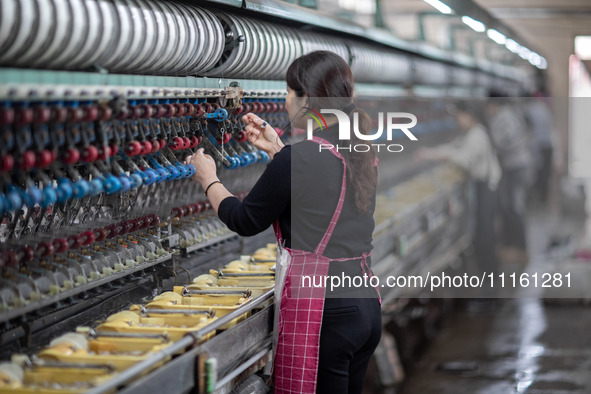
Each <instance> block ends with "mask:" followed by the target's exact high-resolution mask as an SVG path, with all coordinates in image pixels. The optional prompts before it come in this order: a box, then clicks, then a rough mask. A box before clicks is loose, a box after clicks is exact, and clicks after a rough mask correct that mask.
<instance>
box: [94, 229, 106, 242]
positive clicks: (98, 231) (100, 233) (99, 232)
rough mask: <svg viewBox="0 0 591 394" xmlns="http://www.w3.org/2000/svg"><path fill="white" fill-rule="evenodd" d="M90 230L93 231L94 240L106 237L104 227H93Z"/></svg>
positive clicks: (102, 239)
mask: <svg viewBox="0 0 591 394" xmlns="http://www.w3.org/2000/svg"><path fill="white" fill-rule="evenodd" d="M92 232H93V233H94V240H95V241H96V242H101V241H104V240H105V239H107V231H106V230H105V229H104V228H95V229H94V230H92Z"/></svg>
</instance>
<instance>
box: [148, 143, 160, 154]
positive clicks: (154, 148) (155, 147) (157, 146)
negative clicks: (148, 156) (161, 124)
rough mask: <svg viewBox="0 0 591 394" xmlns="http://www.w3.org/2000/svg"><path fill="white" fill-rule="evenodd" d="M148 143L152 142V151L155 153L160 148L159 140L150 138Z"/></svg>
mask: <svg viewBox="0 0 591 394" xmlns="http://www.w3.org/2000/svg"><path fill="white" fill-rule="evenodd" d="M150 144H152V153H156V152H158V151H159V150H160V142H159V141H158V140H151V141H150Z"/></svg>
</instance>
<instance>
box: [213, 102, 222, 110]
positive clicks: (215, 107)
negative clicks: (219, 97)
mask: <svg viewBox="0 0 591 394" xmlns="http://www.w3.org/2000/svg"><path fill="white" fill-rule="evenodd" d="M211 107H212V108H213V110H214V111H215V110H216V109H219V108H221V107H220V105H219V104H218V103H212V104H211Z"/></svg>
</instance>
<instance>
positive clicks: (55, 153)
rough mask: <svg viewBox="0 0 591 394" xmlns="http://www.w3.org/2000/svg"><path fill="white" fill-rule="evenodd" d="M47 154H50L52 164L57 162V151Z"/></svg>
mask: <svg viewBox="0 0 591 394" xmlns="http://www.w3.org/2000/svg"><path fill="white" fill-rule="evenodd" d="M49 152H50V153H51V162H52V163H53V162H54V161H56V160H57V149H53V150H50V151H49Z"/></svg>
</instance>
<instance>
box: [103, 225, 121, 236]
mask: <svg viewBox="0 0 591 394" xmlns="http://www.w3.org/2000/svg"><path fill="white" fill-rule="evenodd" d="M105 232H106V234H107V238H113V237H116V236H117V235H118V234H119V228H118V227H117V225H116V224H109V225H108V226H106V227H105Z"/></svg>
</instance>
